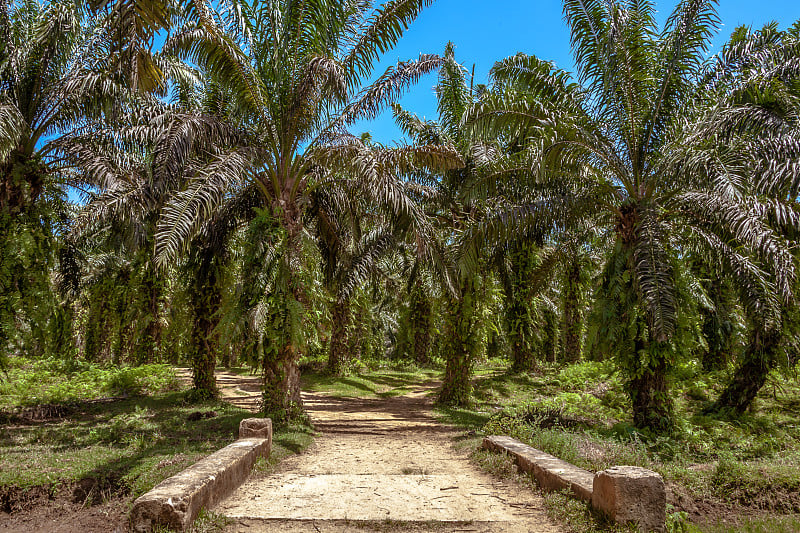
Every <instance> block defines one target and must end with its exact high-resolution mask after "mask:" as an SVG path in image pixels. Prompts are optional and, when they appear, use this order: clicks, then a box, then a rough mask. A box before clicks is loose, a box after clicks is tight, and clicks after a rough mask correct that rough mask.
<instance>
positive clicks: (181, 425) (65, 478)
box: [0, 360, 313, 522]
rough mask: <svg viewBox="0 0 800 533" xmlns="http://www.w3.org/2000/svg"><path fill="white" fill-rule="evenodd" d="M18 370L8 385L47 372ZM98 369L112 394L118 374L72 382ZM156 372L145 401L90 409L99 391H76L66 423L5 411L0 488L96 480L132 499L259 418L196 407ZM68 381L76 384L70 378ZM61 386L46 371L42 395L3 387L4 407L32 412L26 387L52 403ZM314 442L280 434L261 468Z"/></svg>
mask: <svg viewBox="0 0 800 533" xmlns="http://www.w3.org/2000/svg"><path fill="white" fill-rule="evenodd" d="M16 363H17V366H16V368H13V369H12V370H11V371H10V372H9V374H10V376H9V380H11V379H14V377H15V375H14V374H15V371H16V372H17V375H23V376H27V375H28V373H30V372H37V371H39V370H41V368H42V362H35V363H31V364H30V366H27V365H25V364H20V363H21V361H19V360H18V361H16ZM98 370H99V372H102V373H103V374H104V375H106V376H107V377H108V378H109V379H105V380H102V379H101V380H99V381H98V383H97V385H98V387H99V388H100V390H102V391H104V392H105V391H108V390H109V389H108V388H107V387H106V385H105V383H108V382H109V381H113V380H114V379H116V377H117V376H119V375H120V373H119V372H113V371H106V370H103V369H96V368H90V369H88V370H86V369H84V370H83V371H80V372H78V373H72V374H71V377H75V376H78V377H77V381H78V382H81V383H86V382H87V380H86V379H84V377H83V373H85V372H87V371H88V372H90V373H92V374H93V375H96V374H98ZM156 370H157V371H156V372H154V373H153V374H151V375H149V376H148V375H146V374H144V373H142V374H141V375H142V376H144V377H142V378H141V381H142V383H141V386H140V388H138V389H137V390H140V391H147V392H148V394H146V395H144V394H140V395H136V396H130V397H123V398H114V399H111V400H108V401H100V402H92V401H87V400H92V399H94V398H96V397H97V396H98V392H97V391H96V390H95V389H90V388H84V387H73V388H72V389H71V390H72V391H73V392H71V393H70V394H69V395H68V396H67V399H68V402H69V403H68V404H67V405H68V409H67V411H66V413H67V414H66V416H65V417H64V418H57V419H50V420H46V421H41V422H32V421H27V420H20V419H19V417H18V415H14V414H11V415H10V414H8V412H7V413H6V417H7V418H8V419H9V421H10V422H9V423H6V424H3V426H2V427H0V489H3V490H5V491H6V492H7V491H8V490H9V489H14V490H16V491H25V490H27V489H31V488H33V487H47V486H50V487H53V490H55V488H56V487H57V486H59V485H62V484H71V483H75V482H79V481H81V480H94V481H96V487H98V489H97V492H98V493H103V494H104V495H107V494H114V495H124V496H126V497H130V498H131V499H133V498H136V497H138V496H139V495H141V494H143V493H145V492H147V491H148V490H150V489H151V488H152V487H153V486H155V485H156V484H158V483H159V482H160V481H162V480H163V479H165V478H167V477H169V476H171V475H173V474H176V473H177V472H179V471H181V470H183V469H184V468H186V467H188V466H190V465H191V464H193V463H195V462H196V461H198V460H199V459H201V458H202V457H205V456H207V455H209V454H210V453H213V452H214V451H216V450H218V449H220V448H222V447H224V446H226V445H228V444H230V443H231V442H233V441H234V440H235V439H236V437H237V435H238V427H239V422H240V421H241V420H242V419H243V418H247V417H250V416H253V414H252V413H251V412H249V411H246V410H244V409H241V408H238V407H235V406H233V405H231V404H229V403H226V402H222V401H207V402H202V403H191V402H189V401H188V400H187V394H186V391H185V390H180V389H181V387H180V385H179V383H178V382H177V380H175V379H174V374H171V375H172V379H165V378H164V375H165V374H166V373H165V372H162V371H161V370H160V369H156ZM125 375H131V374H130V373H126V374H125ZM136 375H137V376H138V375H139V374H136ZM66 379H70V375H69V374H67V375H66ZM137 379H139V378H137ZM60 383H63V380H61V379H59V375H58V373H57V372H54V371H51V370H49V369H48V370H46V371H45V373H44V376H43V379H42V380H41V381H40V382H39V387H38V388H37V387H36V382H35V381H34V380H29V379H25V381H22V382H17V383H16V384H15V385H14V386H13V388H12V386H11V385H10V384H8V383H4V389H2V390H3V392H4V394H3V395H0V402H2V405H5V406H16V407H20V406H22V405H25V406H26V407H30V406H31V402H30V401H25V402H21V401H20V396H19V394H20V390H21V388H22V387H23V386H24V387H27V388H28V390H29V391H30V392H31V393H32V394H34V395H36V397H37V398H40V399H41V401H46V402H48V403H50V402H52V401H53V399H54V396H53V395H52V394H51V391H52V390H53V389H54V388H57V389H59V390H64V387H63V386H62V385H60ZM8 391H11V392H10V393H8ZM80 391H84V392H83V393H81V392H80ZM14 412H17V413H18V412H19V411H18V410H17V411H14ZM15 417H16V418H15ZM312 438H313V437H312V432H311V429H310V428H309V427H307V426H293V427H288V428H281V429H277V430H276V432H275V433H274V435H273V450H272V454H271V456H270V459H269V461H265V462H264V463H263V464H262V465H261V468H262V469H263V468H269V467H270V466H271V465H273V464H275V463H277V462H278V461H280V459H282V458H283V457H285V456H287V455H290V454H293V453H297V452H299V451H301V450H302V449H303V448H305V447H306V446H307V445H308V444H310V442H311V440H312ZM93 490H94V489H93ZM212 522H213V520H212Z"/></svg>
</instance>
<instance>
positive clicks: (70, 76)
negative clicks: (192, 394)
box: [0, 1, 124, 349]
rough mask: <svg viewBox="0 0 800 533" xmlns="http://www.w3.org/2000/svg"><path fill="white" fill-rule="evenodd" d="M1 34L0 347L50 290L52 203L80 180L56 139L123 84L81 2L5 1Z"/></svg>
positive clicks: (101, 113)
mask: <svg viewBox="0 0 800 533" xmlns="http://www.w3.org/2000/svg"><path fill="white" fill-rule="evenodd" d="M0 36H2V43H3V45H2V47H0V243H2V244H0V287H2V291H0V293H2V296H0V323H2V327H0V346H2V347H3V348H2V349H5V343H6V341H7V340H8V338H9V337H10V336H11V335H13V334H14V333H13V331H10V330H9V327H7V326H8V325H9V324H12V326H10V329H15V328H14V326H13V324H14V323H15V322H17V321H21V322H30V320H31V319H32V317H31V316H28V317H27V318H25V317H24V316H23V315H24V314H25V312H24V311H22V309H23V308H24V307H26V306H27V307H30V305H33V306H34V307H37V306H36V305H35V301H36V300H37V298H38V296H37V293H39V294H40V295H41V294H42V293H46V292H47V291H48V290H49V289H48V288H47V286H46V285H47V283H48V277H47V274H46V269H47V268H49V265H48V263H50V262H52V260H53V259H52V255H51V254H52V253H53V251H54V249H55V248H57V246H56V242H57V240H56V239H55V238H54V235H53V229H52V226H53V224H54V222H55V217H54V216H53V214H54V213H53V209H52V208H53V207H55V206H57V205H58V204H59V203H60V202H61V201H62V200H63V196H64V189H63V185H64V184H65V183H72V184H78V183H80V182H81V181H83V179H84V178H83V175H82V174H81V173H78V172H75V171H74V170H75V164H74V163H75V161H74V160H72V159H71V158H70V155H72V154H70V153H69V152H68V151H67V150H64V149H63V146H62V145H60V143H59V141H61V140H62V139H63V138H65V137H69V136H71V135H74V134H75V133H76V132H81V131H84V130H85V129H88V128H90V127H92V125H93V124H96V123H98V122H99V121H101V120H103V119H104V118H107V117H108V114H107V112H109V111H110V110H111V109H113V105H112V104H113V103H114V102H118V101H119V100H120V99H122V97H123V96H124V90H123V88H122V87H120V86H118V85H117V84H114V83H113V82H112V81H111V80H110V79H109V77H108V76H107V75H106V73H105V64H106V60H107V57H108V55H107V53H106V51H107V47H106V38H107V36H108V27H107V26H105V25H104V24H103V22H102V21H93V20H90V19H89V17H87V13H86V11H85V10H84V9H83V8H82V3H81V2H70V1H67V2H49V3H42V2H35V1H23V2H4V3H2V5H0ZM62 214H64V216H65V217H66V211H64V212H63V213H62ZM29 304H30V305H29ZM48 305H50V304H48ZM38 307H40V308H45V307H46V306H41V305H40V306H38ZM29 310H30V309H29ZM20 313H22V314H20ZM28 314H29V313H28ZM42 320H45V321H46V320H47V318H46V317H42ZM36 321H37V322H38V321H39V320H38V319H37V320H36ZM38 328H39V326H38V325H37V326H36V327H35V328H34V330H38ZM32 331H33V330H32Z"/></svg>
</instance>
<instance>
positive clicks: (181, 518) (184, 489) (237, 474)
mask: <svg viewBox="0 0 800 533" xmlns="http://www.w3.org/2000/svg"><path fill="white" fill-rule="evenodd" d="M254 420H261V423H260V427H259V432H260V434H259V436H258V437H253V436H249V435H251V434H252V433H253V421H254ZM239 433H240V435H245V436H246V438H240V439H239V440H237V441H236V442H234V443H232V444H229V445H228V446H226V447H224V448H222V449H221V450H218V451H216V452H214V453H213V454H211V455H209V456H208V457H206V458H205V459H202V460H200V461H199V462H197V463H195V464H194V465H192V466H190V467H189V468H187V469H186V470H184V471H182V472H180V473H179V474H176V475H174V476H172V477H171V478H168V479H165V480H164V481H162V482H161V483H159V484H158V485H157V486H155V487H154V488H153V490H151V491H150V492H148V493H146V494H144V495H142V496H140V497H139V498H138V499H137V500H136V501H135V502H133V508H132V509H131V514H130V521H131V527H132V528H133V530H134V531H136V532H137V533H148V532H150V531H152V530H153V529H154V528H156V527H157V526H166V527H169V528H171V529H174V530H178V531H184V530H186V529H187V528H188V527H189V526H190V525H191V524H192V522H193V521H194V520H195V519H196V518H197V515H198V514H199V513H200V510H201V509H203V508H206V509H208V508H210V507H211V506H213V505H214V504H216V503H218V502H219V501H221V500H223V499H224V498H226V497H227V496H228V495H229V494H230V493H231V492H233V491H234V490H235V489H236V488H237V487H238V486H239V485H241V484H242V483H243V482H244V480H245V479H247V476H249V475H250V470H251V469H252V468H253V465H254V464H255V462H256V459H258V458H259V457H269V452H270V449H271V448H272V421H271V420H270V419H268V418H267V419H252V418H251V419H246V420H243V421H242V423H241V425H240V427H239Z"/></svg>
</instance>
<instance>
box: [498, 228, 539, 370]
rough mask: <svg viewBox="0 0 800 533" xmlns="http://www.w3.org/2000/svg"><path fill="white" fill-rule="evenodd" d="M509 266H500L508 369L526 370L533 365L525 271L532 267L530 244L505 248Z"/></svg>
mask: <svg viewBox="0 0 800 533" xmlns="http://www.w3.org/2000/svg"><path fill="white" fill-rule="evenodd" d="M508 256H509V259H510V262H511V267H510V268H506V267H505V266H502V267H501V268H500V277H501V281H502V284H503V293H504V294H505V298H506V304H505V320H504V324H505V329H506V337H507V338H508V343H509V344H510V346H511V371H512V372H516V373H519V372H530V371H532V370H535V369H536V367H537V361H536V354H535V353H534V350H533V338H534V335H533V329H534V328H533V316H532V315H531V309H530V306H531V301H530V300H531V297H532V294H531V291H530V284H529V282H528V274H529V272H530V270H531V268H532V267H533V259H534V257H533V255H532V245H530V244H524V243H518V244H514V245H512V246H511V248H510V249H509V251H508Z"/></svg>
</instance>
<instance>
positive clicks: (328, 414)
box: [214, 376, 560, 533]
mask: <svg viewBox="0 0 800 533" xmlns="http://www.w3.org/2000/svg"><path fill="white" fill-rule="evenodd" d="M220 377H222V378H223V383H224V384H223V383H220V384H221V385H222V386H221V389H222V393H223V396H224V397H226V398H231V397H234V398H236V399H237V403H239V404H241V405H243V406H244V405H245V404H246V403H247V401H248V397H249V401H253V402H254V401H255V400H256V398H257V394H258V393H257V392H255V391H250V390H248V389H250V388H251V387H250V384H249V383H248V384H245V386H244V387H243V386H242V385H234V384H233V381H235V380H233V376H230V377H225V376H220ZM245 379H246V378H245ZM433 387H434V384H427V385H424V386H420V387H419V388H418V389H417V390H415V391H413V392H412V393H411V394H409V395H406V396H401V397H395V398H389V399H343V398H333V397H330V396H326V395H323V394H319V393H303V400H304V402H305V405H306V408H307V410H308V412H309V415H310V416H311V419H312V421H313V422H314V425H315V427H316V429H317V430H318V432H319V434H318V436H317V437H316V440H315V442H314V444H313V445H312V446H311V447H310V448H309V449H307V450H306V451H305V452H304V453H302V454H300V455H297V456H292V457H290V458H288V459H286V460H284V461H283V462H282V463H281V465H280V466H279V468H278V471H277V472H274V473H271V474H269V475H254V476H252V477H251V478H250V479H249V480H248V481H247V482H245V484H244V485H242V486H241V487H240V488H239V489H238V490H237V491H236V492H234V493H233V495H231V497H229V498H228V499H227V500H225V501H223V502H222V503H220V504H219V505H218V506H217V507H216V508H215V509H214V511H215V512H218V513H221V514H224V515H226V516H228V517H230V518H231V519H233V524H232V525H231V527H230V528H229V530H228V531H230V532H236V533H239V532H251V533H259V532H267V531H270V532H272V531H275V532H305V531H308V532H328V533H338V532H344V531H475V532H508V533H512V532H513V533H517V532H519V533H522V532H532V533H554V532H557V531H560V528H558V527H557V526H555V525H554V524H553V523H552V522H551V521H550V520H549V519H548V518H547V517H546V515H545V513H544V510H543V507H542V502H541V499H540V498H539V497H538V496H537V495H535V494H533V493H532V492H530V491H529V490H525V489H521V488H520V487H518V486H516V485H514V484H513V483H510V482H504V481H502V480H498V479H496V478H493V477H491V476H489V475H487V474H484V473H482V472H480V471H479V470H478V469H477V468H476V467H475V466H474V465H472V464H471V463H470V461H469V458H468V457H467V452H466V451H463V450H458V449H456V448H454V446H453V444H454V439H455V438H456V437H457V432H456V430H454V429H452V428H449V427H446V426H443V425H441V424H439V423H437V422H436V420H435V419H434V418H433V416H432V415H431V412H430V409H431V402H430V399H429V393H430V391H431V390H432V388H433ZM243 393H247V396H245V395H244V394H243Z"/></svg>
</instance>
